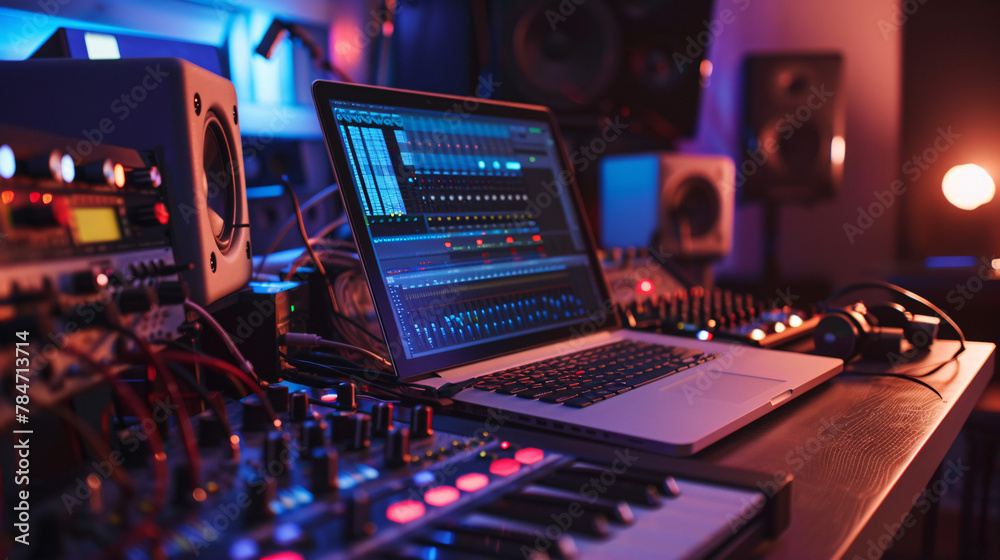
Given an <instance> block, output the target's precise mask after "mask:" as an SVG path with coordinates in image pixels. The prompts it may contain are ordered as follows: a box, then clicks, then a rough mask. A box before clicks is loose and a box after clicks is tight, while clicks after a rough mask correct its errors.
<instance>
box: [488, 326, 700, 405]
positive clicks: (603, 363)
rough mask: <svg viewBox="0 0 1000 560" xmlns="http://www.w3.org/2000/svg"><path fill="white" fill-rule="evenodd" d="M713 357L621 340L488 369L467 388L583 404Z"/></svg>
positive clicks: (601, 399) (563, 402) (697, 351)
mask: <svg viewBox="0 0 1000 560" xmlns="http://www.w3.org/2000/svg"><path fill="white" fill-rule="evenodd" d="M717 356H718V354H707V353H705V352H702V351H700V350H692V349H690V348H680V347H677V346H666V345H662V344H654V343H651V342H639V341H635V340H621V341H618V342H612V343H610V344H605V345H603V346H596V347H594V348H588V349H586V350H583V351H580V352H575V353H573V354H567V355H565V356H559V357H556V358H551V359H548V360H543V361H541V362H535V363H533V364H527V365H523V366H518V367H513V368H510V369H508V370H504V371H500V372H497V373H492V374H490V375H486V376H484V377H481V378H479V381H478V382H477V383H475V384H474V385H472V387H473V388H474V389H479V390H480V391H492V392H495V393H500V394H503V395H515V396H517V397H520V398H522V399H536V400H540V401H544V402H548V403H553V404H564V405H566V406H572V407H574V408H583V407H586V406H590V405H592V404H594V403H596V402H600V401H603V400H606V399H610V398H611V397H614V396H616V395H620V394H622V393H625V392H627V391H631V390H632V389H634V388H636V387H640V386H642V385H645V384H647V383H652V382H653V381H656V380H657V379H663V378H664V377H666V376H668V375H670V374H672V373H677V372H678V371H681V370H684V369H687V368H689V367H691V366H694V365H698V364H701V363H704V362H707V361H709V360H711V359H713V358H715V357H717Z"/></svg>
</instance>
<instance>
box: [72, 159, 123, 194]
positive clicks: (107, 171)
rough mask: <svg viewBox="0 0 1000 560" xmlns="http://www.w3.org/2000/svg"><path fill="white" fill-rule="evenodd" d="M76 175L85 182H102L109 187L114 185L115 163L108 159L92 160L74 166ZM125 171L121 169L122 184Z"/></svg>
mask: <svg viewBox="0 0 1000 560" xmlns="http://www.w3.org/2000/svg"><path fill="white" fill-rule="evenodd" d="M76 176H77V177H79V178H80V179H81V180H82V181H84V182H87V183H94V184H96V185H100V184H104V185H107V186H109V187H113V186H115V163H114V162H113V161H111V160H110V159H104V160H99V161H92V162H90V163H85V164H83V165H78V166H77V167H76ZM124 179H125V171H124V169H123V170H122V181H123V184H124Z"/></svg>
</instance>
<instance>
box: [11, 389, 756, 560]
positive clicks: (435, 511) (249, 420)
mask: <svg viewBox="0 0 1000 560" xmlns="http://www.w3.org/2000/svg"><path fill="white" fill-rule="evenodd" d="M309 391H310V392H306V391H304V390H303V391H295V392H291V393H289V387H286V386H271V387H270V388H269V389H268V391H267V395H266V396H267V397H268V402H269V404H270V405H271V406H272V408H273V409H274V410H275V411H276V413H277V416H278V418H277V421H275V420H273V419H272V417H271V416H270V414H269V412H268V410H267V408H266V406H264V404H263V403H262V402H261V401H260V400H257V399H256V397H250V398H247V399H244V401H243V402H242V403H239V402H236V403H232V404H230V405H229V409H228V411H227V413H226V415H225V417H224V418H220V417H219V416H218V415H217V414H216V412H215V411H206V412H204V413H202V414H200V415H197V416H195V417H193V422H194V424H195V426H196V430H197V434H198V441H199V445H200V454H201V457H202V466H201V480H200V481H195V480H193V479H192V475H191V471H190V467H189V465H188V464H187V463H186V462H185V461H184V460H183V459H184V456H183V454H177V453H171V452H170V450H171V449H173V448H175V447H179V441H178V434H176V433H173V431H171V432H169V433H167V435H168V437H167V438H165V439H166V449H167V451H168V457H170V459H169V460H168V461H167V466H168V468H167V469H166V472H167V473H168V478H169V480H165V481H164V480H158V479H157V477H154V476H146V477H141V476H140V475H141V474H142V473H144V472H145V471H146V470H148V469H150V468H151V467H154V466H155V463H157V462H158V461H160V460H162V457H159V458H158V457H155V456H153V455H152V454H151V453H150V449H151V447H150V445H149V439H150V438H149V436H150V434H149V433H144V432H143V431H142V429H141V426H142V425H143V424H139V425H138V427H135V428H132V429H130V430H125V431H122V432H120V433H119V434H118V438H117V441H118V442H119V443H118V449H117V451H116V452H119V453H121V454H122V457H123V458H124V459H123V462H124V465H125V466H126V468H127V472H128V474H129V475H130V476H131V478H132V480H134V481H135V482H134V484H135V487H134V488H133V489H132V492H131V495H134V496H146V498H143V499H141V500H140V503H139V504H138V507H136V508H133V507H131V506H126V507H119V506H118V505H117V504H119V503H120V502H119V500H120V498H121V497H122V496H123V492H124V491H123V489H122V488H121V487H119V486H118V484H117V483H116V482H114V481H113V480H112V479H111V478H108V477H107V476H106V475H104V474H102V473H110V472H111V469H107V470H105V471H101V470H99V469H98V470H97V471H96V472H95V473H91V474H89V475H88V474H86V473H81V474H79V478H78V480H80V481H84V482H81V485H82V490H81V489H78V490H79V492H82V493H78V494H66V495H65V496H69V498H68V501H67V500H64V499H58V498H57V497H54V498H52V499H50V500H49V501H47V502H46V503H45V504H44V506H45V507H42V506H43V504H38V507H37V509H36V510H35V515H36V516H37V519H38V521H37V522H36V526H37V527H38V533H39V534H37V535H33V538H36V539H38V541H39V542H44V543H46V544H45V545H44V546H41V547H32V550H33V551H34V552H35V556H33V558H69V557H73V558H87V557H93V556H96V555H98V553H99V552H101V553H104V554H107V553H108V552H109V550H108V548H107V547H108V546H118V547H121V550H120V552H122V553H123V555H125V556H126V557H128V558H130V559H140V558H192V557H195V556H197V557H199V558H208V559H226V560H251V559H257V558H266V559H269V560H277V559H281V560H299V559H305V558H309V559H313V558H323V559H328V558H329V559H333V558H367V557H372V558H375V557H378V558H423V559H430V558H438V559H441V558H535V559H543V558H611V557H622V556H621V555H622V554H624V555H626V557H633V558H638V557H652V556H656V557H658V558H687V557H704V556H706V555H709V554H712V553H714V552H720V551H725V552H727V553H731V552H733V551H734V550H737V549H739V550H743V548H742V547H745V546H749V545H750V543H751V542H752V541H757V540H759V539H760V538H762V537H764V536H765V532H764V530H763V529H762V528H761V527H762V526H763V523H748V522H747V521H748V520H756V521H763V520H764V519H765V518H766V517H768V516H773V515H775V512H774V511H771V510H772V509H773V507H772V506H773V504H772V506H767V503H768V498H773V496H766V495H765V494H764V493H762V492H761V491H760V489H759V488H756V487H753V486H749V487H740V486H739V484H737V483H734V482H733V481H731V480H730V481H726V480H716V481H705V480H694V479H691V478H684V477H674V476H671V475H670V473H667V472H662V471H660V470H657V469H655V468H654V469H651V468H647V467H644V466H642V465H641V463H637V462H636V461H637V458H636V456H635V455H633V454H632V452H631V451H629V450H627V449H618V450H614V451H609V453H608V455H607V456H606V457H604V458H602V459H581V458H578V457H574V456H572V455H569V454H565V453H560V452H555V451H551V450H548V449H543V448H540V447H535V446H530V445H524V444H519V443H516V442H514V441H504V440H501V439H499V438H498V437H496V436H494V435H493V434H491V433H490V432H489V431H487V429H486V428H484V427H483V426H484V425H483V424H480V425H479V427H478V428H476V429H473V430H469V431H468V433H446V432H444V431H441V430H437V429H435V427H434V425H433V424H434V423H433V411H432V409H430V408H426V407H423V406H419V405H418V406H416V407H413V408H409V407H401V406H398V405H394V404H393V403H390V402H382V401H375V400H371V399H366V398H365V397H360V399H359V402H360V406H361V408H362V409H365V410H366V412H355V411H354V410H348V409H345V410H338V409H336V408H332V406H335V405H336V404H337V403H338V402H341V403H346V404H350V402H351V401H353V400H355V397H354V388H353V386H352V385H350V384H349V383H343V384H341V385H339V386H337V387H336V388H335V390H333V391H329V390H315V389H310V390H309ZM486 425H487V426H489V425H490V423H489V422H488V423H487V424H486ZM492 427H494V429H498V428H496V426H492ZM151 429H155V427H153V428H151ZM501 433H502V430H501ZM163 483H166V488H167V491H166V494H165V495H166V501H165V504H164V505H163V508H162V511H159V512H158V511H157V510H156V506H155V505H154V503H153V502H155V500H154V499H151V498H149V497H150V496H155V495H156V486H157V485H158V484H163ZM765 506H767V507H765ZM82 513H85V515H81V514H82ZM156 513H159V517H158V519H159V520H160V521H159V522H157V524H156V525H155V526H154V525H152V515H153V514H156ZM124 521H127V523H123V522H124ZM664 542H669V543H670V546H669V547H668V548H664V547H663V543H664ZM112 543H114V544H112ZM737 545H738V546H737ZM734 547H737V548H734ZM21 550H23V549H21Z"/></svg>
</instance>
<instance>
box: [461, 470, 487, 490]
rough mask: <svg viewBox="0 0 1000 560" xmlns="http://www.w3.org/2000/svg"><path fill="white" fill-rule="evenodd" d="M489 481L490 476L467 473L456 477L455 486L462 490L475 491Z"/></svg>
mask: <svg viewBox="0 0 1000 560" xmlns="http://www.w3.org/2000/svg"><path fill="white" fill-rule="evenodd" d="M489 483H490V477H488V476H486V475H485V474H481V473H469V474H464V475H462V476H460V477H458V480H456V481H455V486H457V487H458V489H459V490H461V491H463V492H475V491H476V490H481V489H483V488H485V487H486V485H487V484H489Z"/></svg>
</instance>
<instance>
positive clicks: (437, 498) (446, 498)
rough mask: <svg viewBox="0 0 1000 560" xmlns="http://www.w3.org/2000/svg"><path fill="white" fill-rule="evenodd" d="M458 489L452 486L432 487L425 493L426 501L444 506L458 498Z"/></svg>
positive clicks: (433, 504)
mask: <svg viewBox="0 0 1000 560" xmlns="http://www.w3.org/2000/svg"><path fill="white" fill-rule="evenodd" d="M458 496H459V493H458V490H457V489H456V488H454V487H452V486H438V487H437V488H431V489H430V490H428V491H427V492H426V493H425V494H424V501H425V502H427V503H428V504H430V505H432V506H437V507H444V506H446V505H448V504H450V503H452V502H454V501H455V500H457V499H458Z"/></svg>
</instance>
